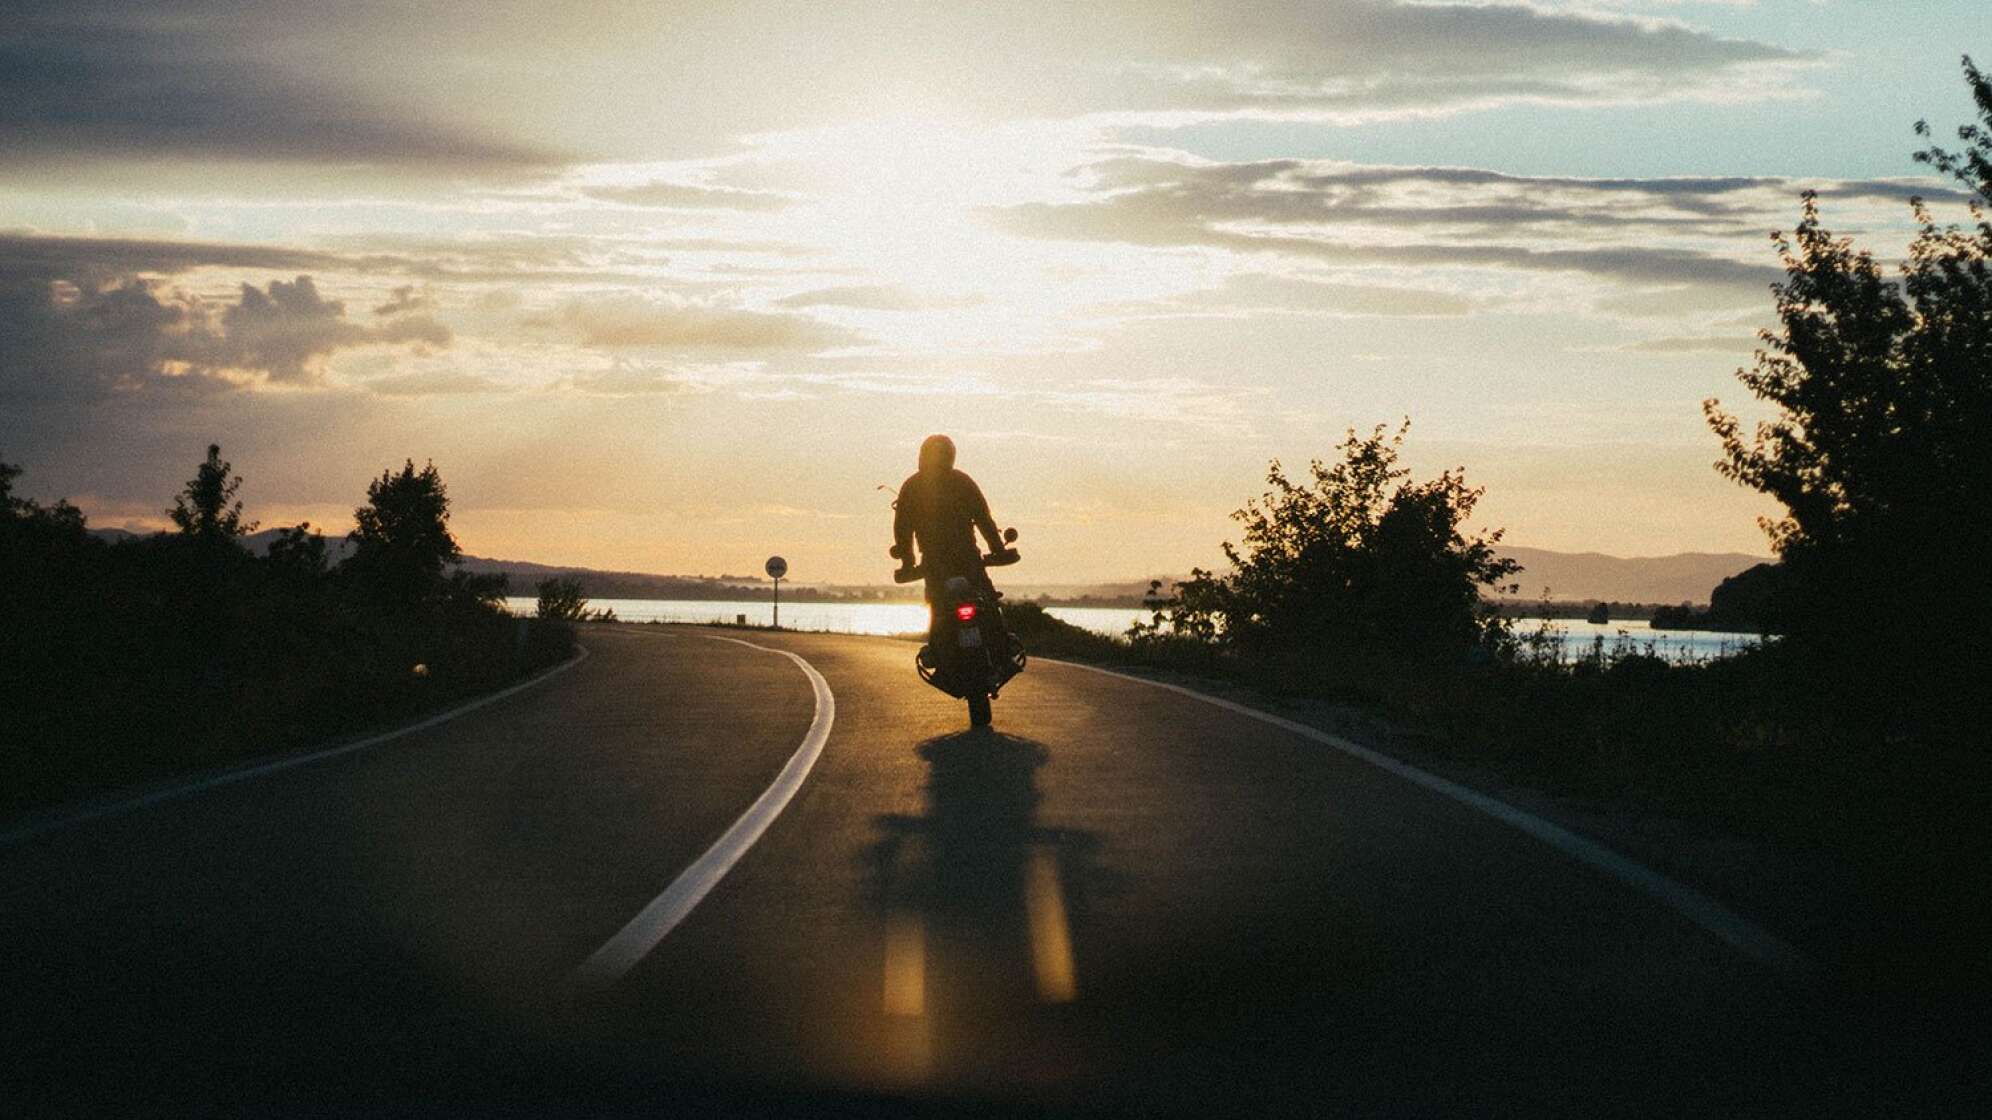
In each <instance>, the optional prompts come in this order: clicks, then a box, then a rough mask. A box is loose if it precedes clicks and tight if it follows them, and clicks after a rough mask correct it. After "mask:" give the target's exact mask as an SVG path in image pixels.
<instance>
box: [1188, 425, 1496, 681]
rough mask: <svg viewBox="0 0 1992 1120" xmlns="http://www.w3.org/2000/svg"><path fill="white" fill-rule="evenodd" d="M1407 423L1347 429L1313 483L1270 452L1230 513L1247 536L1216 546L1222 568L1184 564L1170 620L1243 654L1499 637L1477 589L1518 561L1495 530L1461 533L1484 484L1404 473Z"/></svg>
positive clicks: (1414, 652)
mask: <svg viewBox="0 0 1992 1120" xmlns="http://www.w3.org/2000/svg"><path fill="white" fill-rule="evenodd" d="M1410 426H1411V425H1410V421H1408V420H1407V421H1405V422H1404V425H1403V426H1402V427H1400V428H1399V429H1398V431H1397V432H1396V434H1395V435H1390V436H1386V435H1385V429H1384V428H1383V427H1382V426H1381V425H1379V426H1378V427H1377V428H1376V429H1375V430H1373V431H1372V432H1371V433H1370V434H1369V435H1367V436H1358V435H1357V434H1356V432H1355V431H1354V429H1351V430H1350V431H1349V433H1348V436H1347V438H1346V439H1345V440H1344V441H1343V443H1342V444H1341V446H1340V448H1339V450H1340V452H1341V457H1340V458H1339V459H1338V460H1336V461H1335V462H1333V463H1332V464H1329V463H1323V462H1322V461H1320V460H1315V461H1314V462H1313V463H1311V464H1310V466H1309V474H1310V476H1311V482H1310V483H1301V482H1295V481H1294V480H1292V479H1290V478H1288V477H1287V475H1286V472H1285V471H1284V469H1282V467H1281V466H1280V464H1279V462H1278V461H1277V460H1275V461H1274V462H1273V463H1272V464H1271V465H1270V466H1269V467H1268V469H1267V473H1266V482H1267V485H1268V486H1269V487H1270V489H1268V490H1267V491H1266V493H1265V494H1263V495H1262V496H1260V497H1259V498H1258V499H1257V500H1255V501H1252V502H1248V503H1246V505H1245V508H1244V509H1241V510H1239V511H1238V512H1237V513H1235V514H1233V517H1234V518H1236V519H1237V520H1238V521H1239V522H1241V523H1242V524H1243V525H1244V527H1245V528H1244V534H1243V544H1242V546H1240V545H1233V544H1231V543H1230V542H1228V541H1227V542H1226V543H1225V545H1224V554H1225V557H1226V559H1228V560H1229V561H1230V562H1231V567H1232V572H1231V574H1229V575H1227V576H1218V575H1216V574H1214V573H1212V572H1209V571H1205V570H1202V569H1196V570H1193V571H1192V572H1191V578H1190V579H1189V580H1188V581H1186V582H1184V583H1182V584H1179V585H1178V587H1177V595H1176V601H1175V603H1174V604H1173V609H1172V610H1171V613H1170V623H1171V627H1172V629H1173V630H1174V631H1175V632H1176V633H1178V634H1182V635H1186V636H1190V637H1199V638H1204V639H1207V640H1212V641H1216V642H1218V643H1220V644H1222V645H1225V646H1228V647H1230V648H1233V649H1236V650H1238V651H1240V652H1245V653H1292V652H1309V651H1311V652H1339V653H1346V654H1376V653H1381V654H1385V655H1388V656H1391V657H1393V658H1396V659H1401V660H1435V661H1444V660H1450V659H1456V658H1458V657H1460V656H1462V655H1464V654H1465V653H1466V652H1467V651H1469V650H1471V649H1473V648H1474V647H1477V646H1481V645H1483V644H1485V643H1487V642H1489V641H1490V640H1491V639H1495V638H1498V637H1499V636H1500V634H1501V633H1503V632H1504V624H1503V623H1502V622H1501V621H1500V619H1499V618H1498V617H1497V615H1496V612H1495V610H1494V608H1493V607H1492V605H1491V604H1489V603H1487V602H1486V601H1485V600H1484V598H1483V597H1482V595H1481V591H1482V589H1484V588H1489V587H1493V586H1496V585H1499V584H1500V583H1501V582H1502V581H1503V580H1506V579H1508V578H1509V577H1510V576H1512V575H1513V574H1514V573H1515V572H1517V571H1519V570H1520V567H1519V565H1517V564H1516V563H1515V562H1514V561H1512V560H1507V559H1503V558H1501V557H1498V556H1496V555H1495V554H1494V545H1495V544H1496V543H1497V542H1499V540H1500V539H1501V534H1500V533H1499V532H1498V531H1496V532H1494V533H1490V534H1488V535H1486V536H1471V537H1470V536H1467V535H1466V534H1465V533H1463V532H1462V531H1461V525H1462V524H1463V523H1464V522H1465V521H1466V519H1467V518H1468V517H1470V516H1471V515H1472V512H1473V507H1474V505H1475V503H1476V502H1477V501H1478V500H1479V498H1480V494H1481V491H1479V490H1477V489H1472V488H1470V487H1468V486H1467V485H1466V482H1465V476H1464V473H1463V472H1462V471H1458V470H1449V471H1445V472H1443V473H1441V474H1440V475H1439V476H1438V477H1437V478H1434V479H1430V480H1428V481H1425V482H1412V481H1409V476H1410V472H1409V471H1408V470H1406V469H1405V468H1403V467H1400V466H1398V454H1399V450H1400V448H1401V446H1402V444H1403V441H1404V437H1405V434H1406V433H1407V432H1408V431H1409V430H1410Z"/></svg>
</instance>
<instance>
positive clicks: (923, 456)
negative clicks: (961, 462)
mask: <svg viewBox="0 0 1992 1120" xmlns="http://www.w3.org/2000/svg"><path fill="white" fill-rule="evenodd" d="M954 462H955V446H954V441H953V440H951V439H949V438H948V437H946V436H940V435H935V436H928V437H927V438H926V439H924V440H921V441H920V469H921V470H922V471H948V470H953V469H954Z"/></svg>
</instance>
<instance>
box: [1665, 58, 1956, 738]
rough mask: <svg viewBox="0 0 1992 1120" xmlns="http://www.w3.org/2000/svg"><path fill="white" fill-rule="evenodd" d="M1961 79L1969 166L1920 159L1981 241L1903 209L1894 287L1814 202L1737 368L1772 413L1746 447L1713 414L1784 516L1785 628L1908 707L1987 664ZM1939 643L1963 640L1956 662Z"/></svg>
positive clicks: (1917, 208) (1725, 446)
mask: <svg viewBox="0 0 1992 1120" xmlns="http://www.w3.org/2000/svg"><path fill="white" fill-rule="evenodd" d="M1964 72H1965V78H1966V81H1967V83H1968V84H1969V85H1970V87H1971V90H1972V95H1973V98H1974V100H1975V101H1976V103H1977V106H1978V112H1979V118H1980V123H1978V124H1974V125H1967V126H1965V127H1963V128H1961V129H1959V130H1958V136H1959V137H1960V139H1962V140H1964V141H1965V144H1966V148H1965V151H1964V152H1963V153H1961V154H1957V153H1952V152H1949V151H1946V150H1944V149H1942V148H1938V147H1932V148H1930V149H1928V150H1926V151H1923V152H1920V153H1918V154H1917V157H1916V158H1917V159H1918V160H1919V161H1921V162H1923V163H1925V164H1927V165H1930V166H1932V167H1935V168H1936V169H1938V170H1939V171H1942V172H1944V173H1945V174H1947V175H1949V176H1950V177H1951V178H1952V179H1954V180H1955V181H1956V182H1957V183H1958V184H1959V186H1960V187H1962V188H1963V195H1964V197H1965V199H1966V201H1967V204H1968V206H1969V209H1970V211H1971V214H1972V217H1973V219H1974V222H1975V224H1974V226H1973V227H1971V228H1969V229H1966V228H1960V227H1958V226H1955V225H1952V226H1944V227H1940V226H1938V225H1937V223H1936V221H1935V220H1934V219H1933V218H1932V217H1931V215H1930V211H1929V209H1928V208H1927V206H1926V205H1925V204H1924V202H1923V200H1921V199H1915V200H1912V202H1911V207H1912V213H1913V215H1914V217H1915V219H1916V221H1917V224H1918V226H1919V232H1918V234H1917V236H1916V238H1915V241H1914V243H1913V244H1912V246H1911V248H1910V254H1909V258H1908V260H1907V261H1905V262H1904V263H1903V264H1902V266H1901V268H1900V273H1901V276H1900V279H1899V280H1893V279H1890V278H1888V277H1887V276H1885V275H1884V270H1883V269H1882V267H1881V265H1880V264H1878V263H1877V262H1876V260H1875V258H1874V256H1873V254H1872V253H1870V252H1868V251H1866V250H1857V249H1856V248H1855V247H1854V245H1853V243H1852V241H1851V239H1848V238H1843V237H1836V236H1834V235H1833V234H1832V233H1831V232H1829V231H1828V230H1827V229H1826V228H1825V227H1824V225H1823V223H1822V220H1821V217H1820V212H1819V203H1818V198H1817V196H1816V195H1815V194H1814V193H1812V192H1807V193H1806V195H1805V197H1804V202H1803V204H1802V211H1801V219H1800V221H1799V224H1798V227H1797V229H1796V230H1795V232H1794V233H1793V234H1792V235H1791V236H1790V237H1786V236H1784V235H1782V234H1774V235H1773V240H1774V243H1775V244H1776V245H1777V248H1778V251H1779V254H1780V256H1781V258H1782V259H1783V262H1784V266H1785V271H1786V280H1785V281H1784V282H1783V283H1781V284H1778V285H1776V286H1775V288H1774V291H1775V294H1776V298H1777V312H1778V318H1779V321H1780V324H1781V325H1780V328H1779V329H1777V330H1774V331H1765V332H1763V334H1762V338H1763V341H1764V347H1765V348H1764V349H1763V350H1760V351H1759V352H1758V354H1757V359H1756V363H1755V365H1754V366H1753V367H1752V368H1750V369H1747V370H1739V371H1738V372H1737V376H1738V378H1739V379H1740V380H1741V381H1742V382H1743V384H1744V385H1745V387H1747V388H1748V389H1749V390H1750V392H1751V393H1752V394H1754V395H1755V396H1756V397H1758V398H1759V399H1760V400H1763V401H1765V402H1767V403H1769V404H1770V405H1772V406H1773V407H1774V408H1775V410H1776V415H1775V416H1774V418H1773V419H1771V420H1769V421H1767V422H1765V423H1761V424H1759V425H1757V426H1756V428H1755V431H1754V432H1752V433H1751V434H1749V435H1748V436H1746V435H1745V434H1744V432H1743V430H1742V424H1741V422H1740V421H1739V420H1738V419H1737V418H1736V417H1735V416H1734V415H1732V414H1730V413H1729V412H1726V411H1724V410H1723V408H1722V407H1721V405H1720V403H1719V402H1718V401H1715V400H1709V401H1707V402H1706V403H1705V404H1704V406H1703V407H1704V412H1705V413H1706V415H1707V417H1708V421H1709V424H1710V426H1711V427H1712V428H1713V429H1714V431H1715V434H1716V436H1717V437H1718V438H1719V439H1720V440H1721V443H1722V459H1721V461H1720V462H1718V463H1717V468H1718V469H1719V470H1720V471H1721V472H1722V473H1723V474H1725V475H1727V476H1728V477H1730V478H1732V479H1735V480H1736V481H1738V482H1740V483H1742V484H1744V485H1746V486H1749V487H1752V488H1753V489H1757V490H1760V491H1762V492H1764V493H1766V494H1768V495H1770V496H1771V497H1773V498H1775V499H1777V501H1778V502H1779V503H1780V504H1781V505H1782V506H1783V507H1784V510H1785V513H1784V515H1783V516H1782V517H1780V518H1776V519H1766V520H1765V522H1764V525H1765V529H1766V531H1767V532H1768V534H1769V536H1770V539H1771V544H1772V546H1773V548H1774V549H1775V550H1776V551H1777V553H1778V555H1779V557H1780V559H1781V561H1782V563H1783V566H1784V568H1785V569H1786V574H1787V584H1786V587H1785V593H1786V602H1787V605H1788V607H1789V610H1790V614H1789V617H1787V618H1786V619H1784V621H1785V623H1786V624H1787V629H1788V633H1789V634H1790V635H1791V637H1792V638H1793V639H1794V640H1795V641H1797V642H1798V643H1799V644H1800V645H1801V646H1803V647H1807V648H1809V649H1810V650H1811V651H1812V652H1813V653H1814V654H1816V655H1819V656H1822V657H1825V658H1827V659H1829V660H1837V661H1838V662H1839V663H1840V664H1841V665H1842V666H1843V667H1844V668H1845V670H1846V675H1847V676H1849V677H1851V678H1858V679H1859V680H1864V681H1868V682H1871V683H1872V684H1873V685H1874V686H1875V689H1874V692H1873V693H1871V694H1873V695H1881V696H1887V697H1889V698H1890V699H1891V701H1892V702H1895V703H1898V704H1912V705H1913V704H1920V703H1923V702H1925V701H1927V700H1928V699H1930V697H1931V696H1932V695H1939V696H1941V695H1944V694H1946V693H1949V694H1952V695H1954V694H1955V692H1954V686H1955V685H1956V684H1957V683H1959V680H1960V679H1961V678H1960V677H1959V675H1958V674H1959V673H1960V671H1962V670H1964V669H1965V667H1966V665H1967V663H1968V662H1969V661H1970V660H1971V659H1972V657H1973V656H1976V657H1977V658H1978V659H1979V660H1980V661H1982V660H1983V655H1982V654H1977V655H1970V654H1964V653H1963V649H1964V648H1971V649H1982V648H1983V644H1984V643H1983V640H1982V635H1983V634H1984V632H1985V629H1986V627H1987V626H1988V625H1992V596H1988V595H1985V594H1982V593H1981V594H1973V595H1966V596H1960V595H1959V594H1958V589H1960V588H1967V587H1976V588H1981V589H1982V588H1983V587H1984V586H1985V583H1984V574H1983V573H1984V568H1985V565H1986V563H1987V562H1988V560H1992V517H1988V514H1987V499H1988V496H1992V473H1989V472H1992V457H1988V454H1987V450H1986V449H1987V448H1988V447H1992V271H1988V265H1987V262H1988V260H1992V221H1988V219H1987V216H1986V207H1987V206H1988V205H1992V83H1988V82H1987V80H1986V78H1985V76H1984V75H1983V74H1981V73H1980V72H1979V71H1978V69H1977V68H1976V67H1975V66H1973V65H1972V63H1971V60H1970V59H1969V58H1966V59H1965V60H1964ZM1917 130H1918V132H1919V133H1920V134H1923V135H1928V134H1929V128H1928V126H1927V125H1926V124H1919V125H1918V126H1917ZM1961 600H1962V602H1961ZM1932 628H1935V629H1934V631H1933V629H1932ZM1948 634H1956V635H1958V636H1961V637H1964V638H1965V639H1966V640H1964V641H1961V642H1959V643H1957V647H1958V648H1957V650H1956V652H1953V647H1952V644H1951V643H1950V642H1949V641H1947V640H1946V635H1948ZM1939 651H1942V652H1941V655H1940V656H1933V654H1937V653H1938V652H1939ZM1939 662H1941V664H1939ZM1980 668H1982V665H1981V666H1980ZM1933 670H1934V672H1933ZM1966 675H1969V674H1968V673H1967V674H1966ZM1840 683H1846V682H1844V681H1843V682H1840ZM1864 691H1865V690H1864Z"/></svg>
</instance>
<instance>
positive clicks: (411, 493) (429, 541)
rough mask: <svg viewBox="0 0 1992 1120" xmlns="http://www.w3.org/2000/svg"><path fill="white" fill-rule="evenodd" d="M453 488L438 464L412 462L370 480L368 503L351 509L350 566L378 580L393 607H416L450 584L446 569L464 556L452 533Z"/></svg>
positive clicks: (366, 576) (371, 578) (367, 578)
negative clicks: (417, 465) (445, 482)
mask: <svg viewBox="0 0 1992 1120" xmlns="http://www.w3.org/2000/svg"><path fill="white" fill-rule="evenodd" d="M449 518H450V499H449V490H448V488H447V487H446V486H444V485H443V477H442V475H441V474H439V473H437V471H436V465H435V464H434V463H429V464H427V465H425V466H424V467H423V468H422V469H421V470H419V471H418V470H416V469H415V461H414V460H413V459H410V460H408V461H407V462H406V463H404V464H403V466H402V468H401V470H399V471H394V470H386V471H382V472H381V475H380V477H379V478H377V479H375V480H374V481H373V482H371V483H368V484H367V504H366V505H363V506H361V507H360V508H358V509H356V510H354V511H353V519H354V520H355V521H356V522H358V526H359V527H358V528H356V529H354V530H353V531H352V533H350V534H348V539H350V540H351V541H352V542H353V546H354V547H353V555H352V557H351V558H350V559H348V560H347V561H346V565H344V566H350V568H351V570H352V571H353V572H355V573H356V574H358V575H359V576H361V577H362V578H364V579H366V580H368V581H370V582H371V583H373V584H374V586H375V587H376V589H377V590H378V591H379V592H380V593H381V594H382V595H383V596H384V597H385V598H386V600H387V604H388V605H391V606H395V607H403V608H406V607H412V606H416V605H419V604H422V603H424V602H426V601H428V600H431V599H433V598H436V597H437V596H439V595H440V594H441V593H442V592H443V591H444V589H445V588H446V585H447V581H446V580H445V579H444V578H443V568H444V567H445V566H446V565H449V564H454V563H456V562H457V561H459V560H461V559H462V558H463V550H462V549H461V548H459V547H457V542H456V538H455V537H453V536H451V535H450V528H449Z"/></svg>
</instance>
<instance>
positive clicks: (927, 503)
mask: <svg viewBox="0 0 1992 1120" xmlns="http://www.w3.org/2000/svg"><path fill="white" fill-rule="evenodd" d="M978 529H980V530H981V531H982V536H983V538H984V539H985V540H987V541H988V542H989V547H991V548H997V547H999V543H998V542H999V541H1000V539H1001V537H1000V534H999V532H998V530H997V528H996V520H995V518H993V517H991V516H990V515H989V502H988V501H987V500H986V499H984V498H983V496H982V488H981V487H979V486H977V485H976V484H975V480H974V479H972V478H970V477H968V475H966V474H964V473H962V472H961V471H958V470H955V469H953V468H949V469H948V470H945V471H916V472H915V473H914V474H913V477H911V478H909V479H907V480H906V481H905V482H904V483H902V484H901V485H900V487H899V500H898V501H897V502H895V503H893V514H892V538H893V543H895V544H897V545H898V546H899V547H900V549H901V551H902V552H904V550H905V549H906V547H907V545H909V544H911V543H912V542H913V540H914V539H915V538H918V539H919V542H920V562H921V563H922V564H924V565H926V568H927V578H928V581H929V584H930V586H931V584H932V582H933V581H934V580H936V579H943V578H945V577H947V576H951V575H969V576H980V575H981V574H982V552H981V550H979V549H977V548H976V547H975V531H976V530H978ZM907 555H909V556H910V555H911V554H910V553H907Z"/></svg>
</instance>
